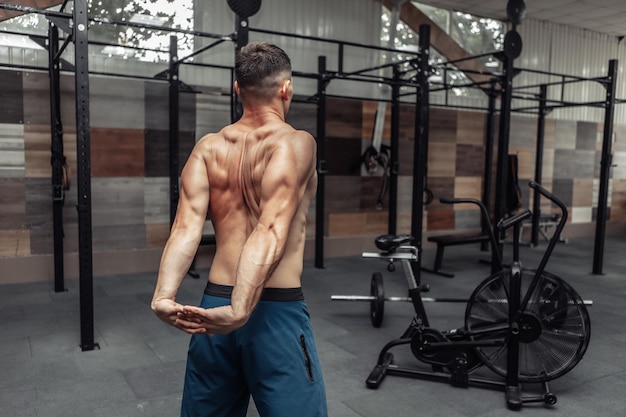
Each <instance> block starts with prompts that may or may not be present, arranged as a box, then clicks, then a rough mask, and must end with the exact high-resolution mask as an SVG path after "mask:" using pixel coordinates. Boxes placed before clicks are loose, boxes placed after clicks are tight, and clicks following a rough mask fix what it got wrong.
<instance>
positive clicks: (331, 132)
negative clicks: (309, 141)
mask: <svg viewBox="0 0 626 417" xmlns="http://www.w3.org/2000/svg"><path fill="white" fill-rule="evenodd" d="M362 119H363V111H362V104H361V101H359V100H352V99H338V98H328V99H327V100H326V137H334V138H353V139H354V138H358V139H360V138H361V131H362V121H363V120H362Z"/></svg>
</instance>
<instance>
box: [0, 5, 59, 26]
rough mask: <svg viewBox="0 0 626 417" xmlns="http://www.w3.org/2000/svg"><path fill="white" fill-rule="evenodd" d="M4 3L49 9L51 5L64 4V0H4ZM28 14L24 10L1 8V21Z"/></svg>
mask: <svg viewBox="0 0 626 417" xmlns="http://www.w3.org/2000/svg"><path fill="white" fill-rule="evenodd" d="M2 3H5V4H12V5H14V6H22V7H31V8H33V9H39V10H43V9H47V8H49V7H53V6H58V5H59V4H63V0H3V1H2ZM23 14H27V13H24V12H18V11H14V10H6V9H0V22H3V21H5V20H8V19H12V18H14V17H16V16H21V15H23Z"/></svg>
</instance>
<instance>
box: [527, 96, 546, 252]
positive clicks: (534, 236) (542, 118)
mask: <svg viewBox="0 0 626 417" xmlns="http://www.w3.org/2000/svg"><path fill="white" fill-rule="evenodd" d="M547 98H548V86H547V85H545V84H544V85H542V86H540V87H539V117H538V119H537V146H536V148H535V182H536V183H537V184H541V180H542V177H543V173H542V171H543V143H544V137H545V132H546V99H547ZM540 216H541V194H539V193H538V192H537V191H536V190H535V191H534V195H533V219H532V221H533V222H532V229H531V231H530V243H531V244H532V245H533V246H537V245H539V218H540Z"/></svg>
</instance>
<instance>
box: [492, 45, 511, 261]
mask: <svg viewBox="0 0 626 417" xmlns="http://www.w3.org/2000/svg"><path fill="white" fill-rule="evenodd" d="M503 68H504V74H503V76H502V77H501V87H502V89H501V94H500V126H499V130H498V157H497V169H496V196H495V198H496V200H495V202H494V213H493V220H494V224H496V223H497V222H498V221H499V220H500V219H501V218H502V217H503V216H504V209H505V207H506V192H507V180H508V175H509V171H508V170H509V164H508V156H509V155H508V154H509V129H510V127H511V99H512V96H513V59H512V58H509V57H508V56H506V55H504V56H503ZM494 233H495V234H496V237H497V238H501V236H500V235H501V233H500V231H499V230H498V229H497V228H495V226H494ZM501 247H502V245H500V251H501ZM495 256H496V255H495V254H492V257H491V261H492V262H491V263H492V265H494V264H497V260H496V258H495Z"/></svg>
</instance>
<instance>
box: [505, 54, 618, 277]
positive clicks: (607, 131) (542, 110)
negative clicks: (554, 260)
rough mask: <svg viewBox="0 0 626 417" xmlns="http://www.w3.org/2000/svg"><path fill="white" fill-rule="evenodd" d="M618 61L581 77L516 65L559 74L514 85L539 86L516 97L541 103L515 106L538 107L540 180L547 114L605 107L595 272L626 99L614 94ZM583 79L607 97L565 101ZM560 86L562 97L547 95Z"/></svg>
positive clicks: (536, 205) (535, 227)
mask: <svg viewBox="0 0 626 417" xmlns="http://www.w3.org/2000/svg"><path fill="white" fill-rule="evenodd" d="M618 68H619V62H618V60H617V59H611V60H609V63H608V71H607V75H606V76H600V77H591V78H590V77H579V76H573V75H566V74H559V73H553V72H548V71H539V70H532V69H525V68H519V69H516V70H518V71H522V72H530V73H535V74H539V75H545V76H548V77H557V78H559V81H553V82H544V83H539V84H529V85H523V86H518V87H515V89H516V90H517V91H519V90H531V89H537V88H538V89H539V92H538V93H536V94H534V95H523V96H520V95H515V96H514V98H518V99H522V100H530V101H537V102H538V103H539V104H538V107H536V106H532V107H528V106H524V107H518V108H516V109H514V111H519V112H529V111H536V112H537V114H538V119H537V145H536V152H535V181H536V182H538V183H541V177H542V164H543V141H544V132H545V116H546V115H547V114H548V113H550V112H551V111H553V110H554V109H559V108H568V107H583V106H587V107H597V108H602V109H604V123H603V134H602V151H601V159H600V183H599V193H598V211H597V215H596V232H595V239H594V253H593V266H592V273H593V274H594V275H602V273H603V272H602V270H603V260H604V242H605V238H606V222H607V220H608V209H609V207H608V190H609V180H610V177H611V166H612V159H613V153H612V150H611V148H612V143H613V121H614V115H615V105H616V104H621V103H626V100H624V99H618V98H616V97H615V93H616V86H617V76H618ZM581 82H597V83H599V84H600V85H601V86H602V87H604V89H605V91H606V94H605V98H604V100H601V101H600V100H598V101H589V102H568V101H565V99H564V97H565V88H566V87H567V86H571V85H576V84H577V83H581ZM549 87H560V88H561V94H560V100H553V99H548V88H549ZM539 200H540V196H539V195H538V194H537V193H535V194H534V196H533V218H532V229H531V243H532V244H533V245H535V246H536V245H537V244H538V240H539V237H538V235H539V216H540V209H541V206H540V201H539Z"/></svg>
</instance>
